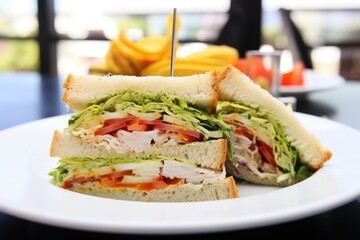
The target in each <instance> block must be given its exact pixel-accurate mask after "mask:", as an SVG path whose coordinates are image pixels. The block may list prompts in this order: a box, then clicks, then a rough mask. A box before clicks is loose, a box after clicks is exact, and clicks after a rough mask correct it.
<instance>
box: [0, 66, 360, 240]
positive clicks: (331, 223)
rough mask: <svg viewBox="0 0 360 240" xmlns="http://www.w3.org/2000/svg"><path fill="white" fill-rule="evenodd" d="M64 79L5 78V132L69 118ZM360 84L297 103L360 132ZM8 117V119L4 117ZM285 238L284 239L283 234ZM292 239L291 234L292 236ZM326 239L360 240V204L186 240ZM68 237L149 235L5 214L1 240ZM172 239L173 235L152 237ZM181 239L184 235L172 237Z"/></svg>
mask: <svg viewBox="0 0 360 240" xmlns="http://www.w3.org/2000/svg"><path fill="white" fill-rule="evenodd" d="M63 80H64V78H58V79H49V78H44V77H40V76H39V75H38V74H35V73H5V74H0V111H1V112H2V113H3V115H2V117H0V130H2V129H5V128H9V127H12V126H16V125H19V124H22V123H25V122H30V121H34V120H37V119H41V118H46V117H51V116H56V115H61V114H66V113H68V112H67V109H66V107H65V105H64V103H63V102H62V101H61V95H62V87H61V84H62V82H63ZM359 105H360V82H356V81H346V83H345V85H344V86H342V87H340V88H337V89H333V90H328V91H322V92H313V93H310V94H308V95H307V96H306V97H305V98H303V99H302V100H301V101H299V102H298V104H297V111H298V112H303V113H307V114H312V115H315V116H321V117H327V118H329V119H331V120H333V121H336V122H339V123H342V124H345V125H348V126H350V127H352V128H355V129H357V130H360V121H359V120H360V108H359ZM4 113H6V117H5V116H4ZM279 234H281V235H279ZM287 234H292V235H287ZM294 234H296V235H294ZM309 235H310V236H314V237H315V236H322V237H326V236H329V237H341V238H342V239H346V238H349V239H352V238H355V236H360V199H356V200H354V201H352V202H350V203H348V204H346V205H343V206H340V207H337V208H335V209H332V210H330V211H327V212H325V213H321V214H317V215H314V216H311V217H307V218H303V219H300V220H296V221H292V222H287V223H283V224H276V225H272V226H267V227H260V228H253V229H248V230H241V231H227V232H218V233H212V234H196V235H187V236H186V238H193V239H195V238H196V239H209V238H222V239H227V238H229V239H230V238H234V237H233V236H238V237H239V238H245V237H255V238H256V237H268V236H271V237H272V236H284V237H285V236H286V237H287V236H288V237H292V236H296V237H308V236H309ZM67 237H69V238H70V239H73V238H78V237H81V238H84V239H99V238H100V239H124V238H127V239H143V238H144V237H146V236H144V235H124V234H108V233H95V232H87V231H78V230H71V229H63V228H59V227H54V226H48V225H44V224H39V223H36V222H31V221H27V220H23V219H20V218H17V217H13V216H10V215H7V214H5V213H1V212H0V239H19V238H30V239H39V238H52V239H60V238H61V239H64V238H67ZM152 237H156V238H157V239H167V238H169V236H164V235H161V236H152ZM171 238H172V239H182V238H184V236H182V235H175V236H171Z"/></svg>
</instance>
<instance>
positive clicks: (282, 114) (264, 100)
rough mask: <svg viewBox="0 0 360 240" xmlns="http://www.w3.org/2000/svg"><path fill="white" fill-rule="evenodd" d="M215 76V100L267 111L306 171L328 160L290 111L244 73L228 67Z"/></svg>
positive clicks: (318, 143) (317, 143)
mask: <svg viewBox="0 0 360 240" xmlns="http://www.w3.org/2000/svg"><path fill="white" fill-rule="evenodd" d="M218 77H219V101H234V102H244V103H246V104H254V105H257V106H259V107H260V108H263V109H267V110H268V111H269V112H270V113H271V114H273V115H274V116H275V117H276V118H277V119H278V120H279V122H280V123H281V124H282V125H283V126H284V128H285V131H286V134H287V136H288V139H289V140H290V141H291V142H292V144H293V145H294V146H295V147H296V148H297V149H298V150H299V154H300V161H301V162H302V163H304V164H305V165H307V166H308V167H309V168H310V169H312V170H317V169H319V168H321V167H322V166H323V164H324V163H325V162H326V161H328V160H329V159H330V158H331V156H332V153H331V152H330V151H329V150H328V149H327V148H325V147H324V146H322V144H321V143H320V141H319V139H318V138H317V137H316V136H315V135H314V134H313V133H311V132H309V131H308V130H307V129H306V128H305V127H304V126H303V125H302V123H301V122H300V121H299V120H298V119H297V117H296V116H295V114H294V113H293V112H292V111H291V110H290V109H288V108H287V107H286V106H285V105H284V104H283V103H282V102H280V101H279V100H277V99H276V98H274V97H273V96H272V95H271V94H270V93H269V92H267V91H266V90H264V89H262V88H261V87H259V86H258V85H257V84H255V83H254V82H253V81H251V79H250V78H249V77H247V76H246V75H245V74H243V73H241V72H240V71H239V70H238V69H236V68H234V67H232V66H228V67H227V68H226V69H225V70H224V71H223V72H222V73H221V74H219V76H218Z"/></svg>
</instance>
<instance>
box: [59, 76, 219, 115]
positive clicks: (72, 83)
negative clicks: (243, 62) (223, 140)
mask: <svg viewBox="0 0 360 240" xmlns="http://www.w3.org/2000/svg"><path fill="white" fill-rule="evenodd" d="M63 88H64V94H63V97H62V99H63V101H64V102H65V103H66V104H67V105H68V107H69V108H71V109H72V110H74V111H81V110H83V109H84V108H85V107H87V106H88V104H89V103H90V102H92V101H96V100H100V99H103V98H105V97H107V96H109V95H113V94H116V93H118V92H121V91H124V90H136V91H140V92H147V93H153V94H158V93H164V94H167V95H168V96H170V97H179V98H182V99H184V100H186V101H188V102H190V103H193V104H195V106H196V107H198V108H201V109H203V110H207V111H210V112H215V110H216V105H217V89H218V78H217V75H216V74H215V73H214V72H207V73H203V74H197V75H192V76H185V77H163V76H146V77H137V76H125V75H111V76H102V77H101V76H95V75H84V76H77V75H74V74H69V75H68V76H67V78H66V80H65V82H64V84H63Z"/></svg>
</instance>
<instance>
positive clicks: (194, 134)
mask: <svg viewBox="0 0 360 240" xmlns="http://www.w3.org/2000/svg"><path fill="white" fill-rule="evenodd" d="M154 129H159V130H162V131H169V132H174V133H180V134H183V135H187V136H189V137H192V138H196V139H197V140H198V139H200V138H201V136H202V135H201V133H199V132H197V131H193V130H187V129H185V128H184V127H182V126H178V125H173V124H167V123H160V124H156V125H155V126H154Z"/></svg>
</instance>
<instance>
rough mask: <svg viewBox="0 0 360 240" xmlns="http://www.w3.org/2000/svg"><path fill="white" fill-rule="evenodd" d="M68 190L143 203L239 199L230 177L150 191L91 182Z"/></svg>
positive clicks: (232, 179) (75, 185)
mask: <svg viewBox="0 0 360 240" xmlns="http://www.w3.org/2000/svg"><path fill="white" fill-rule="evenodd" d="M70 190H71V191H74V192H79V193H83V194H87V195H91V196H98V197H105V198H111V199H119V200H130V201H143V202H198V201H211V200H222V199H232V198H238V197H239V193H238V189H237V187H236V184H235V181H234V178H233V177H232V176H230V177H228V178H226V179H223V180H219V181H216V182H213V183H207V184H192V183H186V184H180V185H174V186H169V187H167V188H165V189H157V190H151V191H144V190H137V189H133V188H106V187H102V186H101V185H99V184H96V183H93V182H88V183H85V184H78V183H76V184H74V186H73V187H72V188H70Z"/></svg>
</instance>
